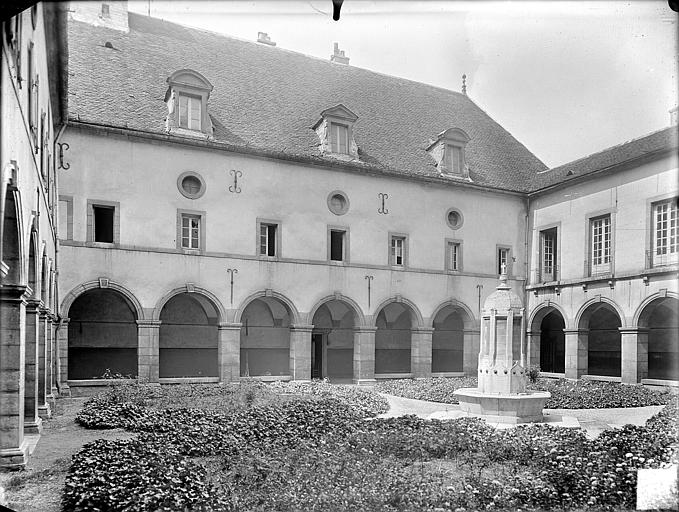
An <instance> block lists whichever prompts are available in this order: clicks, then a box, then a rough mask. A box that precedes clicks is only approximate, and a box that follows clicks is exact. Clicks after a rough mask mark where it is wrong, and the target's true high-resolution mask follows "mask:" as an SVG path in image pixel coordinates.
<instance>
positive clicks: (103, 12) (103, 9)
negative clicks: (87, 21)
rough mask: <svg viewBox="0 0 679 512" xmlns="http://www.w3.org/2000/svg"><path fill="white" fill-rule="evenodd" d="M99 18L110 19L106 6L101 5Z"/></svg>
mask: <svg viewBox="0 0 679 512" xmlns="http://www.w3.org/2000/svg"><path fill="white" fill-rule="evenodd" d="M101 17H102V18H110V17H111V7H110V6H109V5H108V4H101Z"/></svg>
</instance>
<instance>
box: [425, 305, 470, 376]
mask: <svg viewBox="0 0 679 512" xmlns="http://www.w3.org/2000/svg"><path fill="white" fill-rule="evenodd" d="M429 326H430V327H431V328H432V329H433V332H432V347H431V348H432V350H431V352H432V353H431V361H432V368H431V371H432V372H433V373H447V372H462V371H464V369H465V348H466V351H467V352H469V351H471V349H472V346H471V343H467V346H466V347H465V337H466V336H467V337H468V336H469V334H465V330H467V331H469V330H471V329H475V327H476V320H475V318H474V315H473V313H472V312H471V310H470V309H469V308H468V307H467V306H466V305H465V304H464V303H462V302H459V301H457V300H454V299H451V300H448V301H446V302H444V303H443V304H441V305H440V306H439V307H437V308H436V309H435V310H434V312H433V313H432V316H431V318H430V320H429ZM467 359H469V354H467Z"/></svg>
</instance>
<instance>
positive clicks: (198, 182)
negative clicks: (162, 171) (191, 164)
mask: <svg viewBox="0 0 679 512" xmlns="http://www.w3.org/2000/svg"><path fill="white" fill-rule="evenodd" d="M177 188H179V192H181V194H182V195H183V196H184V197H188V198H189V199H198V198H199V197H201V196H202V195H203V194H204V193H205V181H203V178H202V177H201V175H200V174H198V173H197V172H191V171H189V172H184V173H182V174H181V175H180V176H179V178H178V179H177Z"/></svg>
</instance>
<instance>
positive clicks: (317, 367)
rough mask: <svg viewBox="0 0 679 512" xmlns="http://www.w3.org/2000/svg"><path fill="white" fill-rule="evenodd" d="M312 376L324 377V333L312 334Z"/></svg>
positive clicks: (314, 377) (315, 377)
mask: <svg viewBox="0 0 679 512" xmlns="http://www.w3.org/2000/svg"><path fill="white" fill-rule="evenodd" d="M311 378H312V379H322V378H323V333H321V332H314V333H312V334H311Z"/></svg>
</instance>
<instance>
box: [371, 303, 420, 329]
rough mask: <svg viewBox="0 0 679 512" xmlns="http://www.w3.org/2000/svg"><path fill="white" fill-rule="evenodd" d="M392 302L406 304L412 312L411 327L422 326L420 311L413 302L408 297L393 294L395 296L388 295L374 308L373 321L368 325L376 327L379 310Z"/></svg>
mask: <svg viewBox="0 0 679 512" xmlns="http://www.w3.org/2000/svg"><path fill="white" fill-rule="evenodd" d="M392 303H399V304H405V305H406V306H408V308H409V309H410V311H411V313H412V317H411V319H412V321H413V323H414V325H413V327H423V326H424V318H423V317H422V313H421V312H420V310H419V308H418V307H417V306H416V305H415V303H414V302H412V301H411V300H409V299H406V298H405V297H401V296H398V295H397V296H395V297H389V298H388V299H386V300H384V301H382V302H381V303H380V305H379V306H377V307H376V308H375V314H374V315H373V321H372V324H371V325H370V327H376V326H377V323H376V321H377V316H378V315H379V313H380V311H382V310H383V309H384V308H385V307H387V306H388V305H389V304H392Z"/></svg>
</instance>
